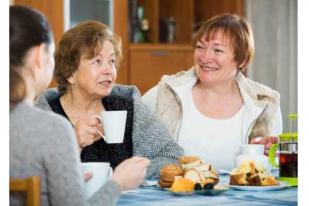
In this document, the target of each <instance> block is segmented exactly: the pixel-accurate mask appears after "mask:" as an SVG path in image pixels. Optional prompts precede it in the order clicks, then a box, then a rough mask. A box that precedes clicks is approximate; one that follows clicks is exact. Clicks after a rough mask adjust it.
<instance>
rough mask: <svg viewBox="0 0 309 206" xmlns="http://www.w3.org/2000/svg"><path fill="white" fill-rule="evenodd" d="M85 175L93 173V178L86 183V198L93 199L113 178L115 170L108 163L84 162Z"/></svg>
mask: <svg viewBox="0 0 309 206" xmlns="http://www.w3.org/2000/svg"><path fill="white" fill-rule="evenodd" d="M82 171H83V174H84V173H86V172H91V173H92V178H91V179H90V180H88V181H86V183H85V187H86V188H85V191H86V198H87V199H88V198H89V197H91V196H92V195H93V194H94V193H95V192H96V191H98V190H99V189H100V187H102V186H103V185H104V183H105V182H106V181H107V180H109V179H110V178H111V177H112V174H113V169H112V168H111V167H110V164H109V163H108V162H83V163H82Z"/></svg>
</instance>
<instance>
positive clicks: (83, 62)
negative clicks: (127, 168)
mask: <svg viewBox="0 0 309 206" xmlns="http://www.w3.org/2000/svg"><path fill="white" fill-rule="evenodd" d="M121 59H122V51H121V41H120V39H119V37H118V36H117V35H116V34H115V33H113V32H112V31H111V29H110V28H109V27H107V26H106V25H104V24H102V23H101V22H98V21H84V22H81V23H79V24H77V25H76V26H74V27H73V28H71V29H69V30H68V31H66V32H65V33H64V34H63V36H62V38H61V40H60V43H59V45H58V47H57V50H56V54H55V61H56V64H55V65H56V66H55V80H56V82H57V83H58V90H55V89H49V90H48V91H46V92H45V93H44V94H43V95H42V96H41V97H39V98H38V100H37V102H36V105H37V106H38V107H40V108H42V109H45V110H49V111H53V112H56V113H58V114H61V115H63V116H64V117H66V118H67V119H69V120H70V122H71V124H72V126H73V127H74V129H75V131H76V134H77V137H78V142H79V146H80V149H81V159H82V161H83V162H110V164H111V166H112V167H115V166H117V165H118V164H119V163H120V162H121V161H122V160H124V159H126V158H129V157H131V156H132V155H138V156H144V157H147V158H149V159H150V160H151V164H150V166H149V167H148V168H147V173H146V177H147V178H150V177H158V176H159V170H160V168H161V167H162V166H163V165H165V164H167V163H170V162H174V161H176V158H177V157H179V156H181V155H182V152H183V151H182V148H180V147H179V146H178V145H177V143H176V142H175V141H174V140H173V139H172V138H171V137H170V136H169V134H168V131H167V130H166V129H165V127H164V126H163V124H162V123H161V122H160V121H159V120H157V119H156V118H155V116H154V115H151V113H150V112H149V110H148V109H147V107H146V105H144V104H143V103H142V102H141V100H140V96H139V92H138V90H137V89H136V88H135V87H133V86H125V85H115V81H116V78H117V69H118V67H119V64H120V62H121ZM114 110H126V111H127V119H126V128H125V134H124V141H123V143H119V144H107V143H106V142H105V141H104V139H103V138H102V137H101V135H100V133H103V134H104V131H103V129H102V127H101V124H100V122H99V121H97V120H96V119H95V118H93V117H94V116H98V115H100V113H101V112H103V111H114ZM103 124H104V122H103Z"/></svg>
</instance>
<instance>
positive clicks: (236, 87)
mask: <svg viewBox="0 0 309 206" xmlns="http://www.w3.org/2000/svg"><path fill="white" fill-rule="evenodd" d="M194 45H195V50H194V66H193V67H192V68H191V69H189V70H188V71H183V72H179V73H177V74H175V75H170V76H163V77H162V79H161V81H160V82H159V83H158V85H156V86H155V87H153V88H152V89H150V90H149V91H148V92H147V93H146V94H145V95H144V96H143V98H142V100H143V102H144V103H145V104H146V105H148V107H149V108H150V109H151V110H152V111H153V112H154V113H155V114H156V115H158V116H159V117H160V119H161V120H162V121H163V122H164V123H165V124H166V126H167V127H168V129H169V131H170V133H171V134H172V136H173V137H174V138H175V140H176V141H177V142H178V144H179V145H180V146H182V147H183V148H184V150H185V154H187V155H198V156H200V157H202V158H203V159H204V160H205V161H207V162H209V163H212V164H214V166H215V167H216V168H218V169H231V168H232V167H233V166H234V160H235V156H236V155H237V152H238V149H239V146H240V145H241V144H246V143H261V144H265V153H268V149H269V147H270V145H271V144H272V143H275V142H277V138H276V136H277V135H278V134H280V133H281V132H282V117H281V110H280V94H279V93H278V92H276V91H274V90H272V89H270V88H268V87H266V86H265V85H262V84H260V83H257V82H254V81H252V80H250V79H248V78H247V77H246V72H247V71H246V69H247V66H248V63H249V62H250V60H251V59H252V57H253V54H254V40H253V34H252V31H251V28H250V25H249V24H248V23H247V21H246V20H245V19H243V18H241V17H239V16H237V15H230V14H224V15H218V16H215V17H213V18H212V19H210V20H209V21H207V22H205V23H204V24H203V25H202V26H201V27H200V29H199V30H198V31H197V33H196V36H195V38H194ZM261 137H262V138H261Z"/></svg>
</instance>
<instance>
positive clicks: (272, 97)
mask: <svg viewBox="0 0 309 206" xmlns="http://www.w3.org/2000/svg"><path fill="white" fill-rule="evenodd" d="M236 79H237V83H238V86H239V88H240V90H241V93H242V94H243V95H246V96H250V97H251V98H252V99H254V100H262V101H263V100H266V101H274V102H276V103H277V104H279V102H280V93H279V92H277V91H275V90H273V89H271V88H270V87H268V86H266V85H264V84H262V83H259V82H256V81H253V80H251V79H249V78H247V77H245V76H244V75H243V74H242V73H240V72H239V73H238V75H237V77H236Z"/></svg>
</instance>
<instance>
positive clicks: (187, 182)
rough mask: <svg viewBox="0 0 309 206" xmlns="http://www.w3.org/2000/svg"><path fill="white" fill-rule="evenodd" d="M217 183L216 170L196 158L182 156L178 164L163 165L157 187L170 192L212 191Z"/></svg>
mask: <svg viewBox="0 0 309 206" xmlns="http://www.w3.org/2000/svg"><path fill="white" fill-rule="evenodd" d="M218 182H219V175H218V173H217V172H216V170H215V169H214V168H213V167H212V166H211V165H210V164H206V163H205V162H204V161H203V160H201V159H200V158H199V157H197V156H182V157H180V158H179V159H178V163H173V164H168V165H165V166H164V167H162V168H161V170H160V180H159V185H160V186H161V187H163V188H170V190H171V191H172V192H192V191H193V190H195V189H212V188H213V187H214V185H215V184H217V183H218Z"/></svg>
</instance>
